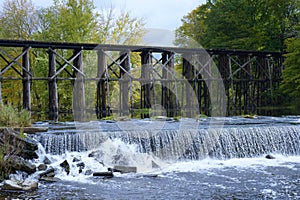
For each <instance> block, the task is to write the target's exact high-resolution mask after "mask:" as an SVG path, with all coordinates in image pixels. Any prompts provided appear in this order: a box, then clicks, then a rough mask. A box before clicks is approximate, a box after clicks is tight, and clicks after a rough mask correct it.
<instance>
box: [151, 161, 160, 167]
mask: <svg viewBox="0 0 300 200" xmlns="http://www.w3.org/2000/svg"><path fill="white" fill-rule="evenodd" d="M152 168H156V169H157V168H160V166H159V165H158V164H156V162H154V161H153V160H152Z"/></svg>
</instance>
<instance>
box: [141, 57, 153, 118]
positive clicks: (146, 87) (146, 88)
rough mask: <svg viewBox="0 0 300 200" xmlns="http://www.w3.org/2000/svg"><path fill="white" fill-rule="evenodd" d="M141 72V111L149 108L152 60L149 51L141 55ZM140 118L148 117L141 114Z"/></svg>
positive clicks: (146, 114) (145, 114)
mask: <svg viewBox="0 0 300 200" xmlns="http://www.w3.org/2000/svg"><path fill="white" fill-rule="evenodd" d="M140 55H141V62H142V71H141V73H142V74H141V78H142V81H141V109H150V108H151V80H150V70H151V67H152V60H151V55H150V52H149V51H143V52H142V53H141V54H140ZM141 117H142V118H148V117H149V111H148V113H143V114H142V116H141Z"/></svg>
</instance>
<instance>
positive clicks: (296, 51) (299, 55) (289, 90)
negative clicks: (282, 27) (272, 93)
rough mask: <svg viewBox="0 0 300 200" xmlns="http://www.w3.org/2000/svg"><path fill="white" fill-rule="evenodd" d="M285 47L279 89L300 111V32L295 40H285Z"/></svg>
mask: <svg viewBox="0 0 300 200" xmlns="http://www.w3.org/2000/svg"><path fill="white" fill-rule="evenodd" d="M299 30H300V23H299ZM286 46H287V48H286V51H287V54H286V55H285V57H286V58H285V62H284V66H285V69H284V70H283V75H282V77H283V81H282V83H281V89H282V91H283V93H284V95H285V96H286V97H288V99H289V100H290V101H291V102H292V104H293V105H295V106H296V107H298V109H300V31H298V36H297V37H296V38H290V39H288V40H286Z"/></svg>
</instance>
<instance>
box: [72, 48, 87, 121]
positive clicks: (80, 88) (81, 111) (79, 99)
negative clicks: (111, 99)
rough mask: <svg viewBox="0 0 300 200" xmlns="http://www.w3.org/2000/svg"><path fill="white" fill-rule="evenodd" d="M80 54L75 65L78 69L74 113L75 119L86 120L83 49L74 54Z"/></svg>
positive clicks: (75, 73) (74, 92) (75, 60)
mask: <svg viewBox="0 0 300 200" xmlns="http://www.w3.org/2000/svg"><path fill="white" fill-rule="evenodd" d="M77 54H78V56H77V57H76V58H75V59H74V67H76V69H77V70H78V71H80V72H81V73H79V72H78V71H76V70H74V77H75V78H76V79H75V82H74V86H73V114H74V120H76V121H84V119H85V95H84V76H83V74H82V73H83V64H82V51H81V50H78V49H77V50H74V55H77Z"/></svg>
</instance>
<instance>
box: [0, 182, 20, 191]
mask: <svg viewBox="0 0 300 200" xmlns="http://www.w3.org/2000/svg"><path fill="white" fill-rule="evenodd" d="M2 190H23V188H22V186H21V185H19V184H18V183H17V182H15V181H12V180H5V181H4V182H3V186H2Z"/></svg>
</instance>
